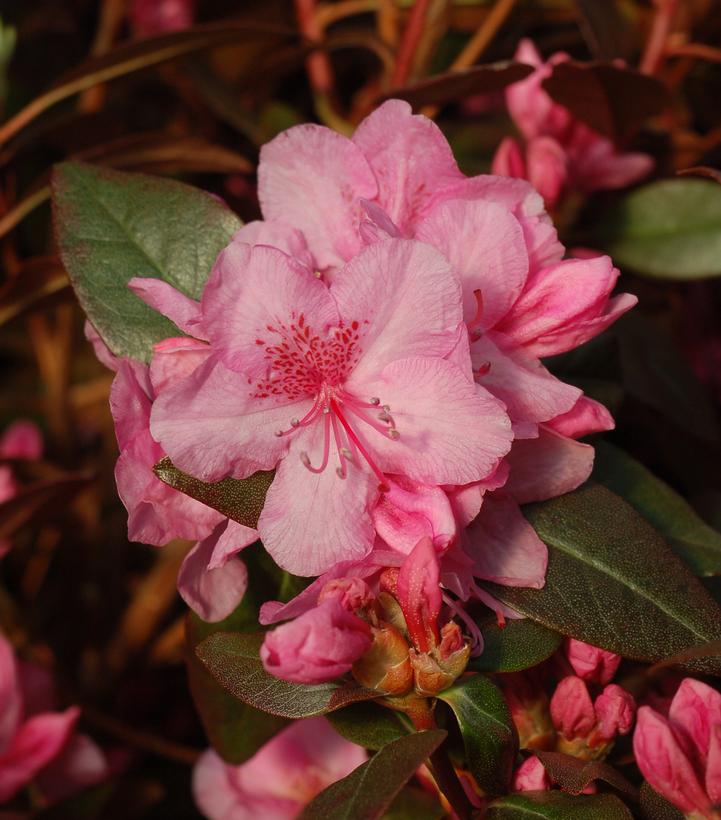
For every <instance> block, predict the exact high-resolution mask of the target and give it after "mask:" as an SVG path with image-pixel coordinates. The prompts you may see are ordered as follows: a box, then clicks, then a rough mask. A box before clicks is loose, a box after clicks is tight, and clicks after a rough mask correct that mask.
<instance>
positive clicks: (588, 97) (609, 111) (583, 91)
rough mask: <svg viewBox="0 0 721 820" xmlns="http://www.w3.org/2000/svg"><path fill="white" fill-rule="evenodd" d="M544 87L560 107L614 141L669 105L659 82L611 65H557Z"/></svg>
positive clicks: (571, 63)
mask: <svg viewBox="0 0 721 820" xmlns="http://www.w3.org/2000/svg"><path fill="white" fill-rule="evenodd" d="M542 85H543V88H544V89H545V90H546V91H547V92H548V93H549V94H550V96H551V97H552V98H553V99H554V100H555V101H556V102H557V103H560V104H561V105H563V106H565V107H566V108H568V109H569V111H571V113H572V114H573V115H574V116H575V117H578V119H579V120H581V121H582V122H585V123H586V124H587V125H590V126H591V128H593V129H594V130H596V131H598V132H599V133H601V134H605V135H606V136H608V137H611V139H622V138H623V137H625V136H627V135H628V134H629V133H631V132H632V131H634V130H635V129H636V128H637V127H638V126H639V125H640V124H641V123H642V122H644V121H645V120H646V119H648V118H649V117H650V116H652V115H654V114H658V113H660V112H661V111H662V110H663V109H664V108H665V107H666V105H667V104H668V102H669V94H668V90H667V89H666V86H665V85H664V84H663V83H662V82H661V81H660V80H657V79H656V78H655V77H649V76H648V75H646V74H641V73H640V72H639V71H635V70H634V69H632V68H628V67H625V66H618V65H615V64H613V63H608V62H605V63H604V62H597V63H577V62H574V61H573V60H569V61H568V62H564V63H558V64H557V65H555V66H554V68H553V73H552V74H551V76H550V77H547V78H546V79H545V80H543V83H542Z"/></svg>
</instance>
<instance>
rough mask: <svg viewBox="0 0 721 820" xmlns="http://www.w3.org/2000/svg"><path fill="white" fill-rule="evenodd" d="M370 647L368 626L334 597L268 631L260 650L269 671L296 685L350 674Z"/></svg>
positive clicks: (264, 664)
mask: <svg viewBox="0 0 721 820" xmlns="http://www.w3.org/2000/svg"><path fill="white" fill-rule="evenodd" d="M370 645H371V630H370V627H369V626H368V624H367V623H366V622H365V621H363V620H361V619H360V618H359V617H358V616H357V615H354V614H353V612H351V611H349V610H348V609H347V608H346V607H345V606H344V605H343V602H342V598H340V597H331V598H327V599H326V600H324V601H323V602H322V603H320V604H319V605H318V606H316V607H315V608H313V609H310V610H308V611H307V612H305V613H304V614H302V615H300V617H298V618H296V619H295V620H293V621H289V622H288V623H286V624H283V625H282V626H279V627H277V628H276V629H274V630H273V631H272V632H268V633H267V634H266V636H265V640H264V641H263V646H262V647H261V649H260V657H261V660H262V661H263V666H264V667H265V669H266V671H268V672H269V673H270V674H271V675H275V677H276V678H281V679H282V680H288V681H292V682H293V683H322V682H324V681H329V680H333V679H334V678H337V677H339V676H340V675H344V674H346V672H349V671H350V668H351V666H353V664H354V663H355V661H356V660H358V658H360V656H361V655H362V654H363V653H364V652H365V651H366V650H367V649H369V647H370Z"/></svg>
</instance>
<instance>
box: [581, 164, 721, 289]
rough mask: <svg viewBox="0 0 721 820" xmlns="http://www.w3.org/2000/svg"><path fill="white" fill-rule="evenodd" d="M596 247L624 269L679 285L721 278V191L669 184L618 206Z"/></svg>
mask: <svg viewBox="0 0 721 820" xmlns="http://www.w3.org/2000/svg"><path fill="white" fill-rule="evenodd" d="M596 232H597V233H596V241H597V242H598V243H600V245H601V246H602V247H603V248H604V250H606V251H608V253H610V254H611V256H612V257H613V259H614V261H615V262H616V263H617V264H619V265H621V266H622V267H627V268H631V269H633V270H634V271H636V272H637V273H640V274H645V275H646V276H652V277H657V278H660V279H671V280H674V281H678V280H687V279H705V278H707V277H710V276H717V275H718V274H719V273H721V187H720V186H719V185H718V183H716V182H710V181H708V180H703V179H693V178H690V177H688V178H684V179H664V180H661V181H660V182H653V183H651V184H650V185H646V186H644V187H643V188H639V189H638V190H636V191H633V192H632V193H630V194H628V195H627V196H626V197H624V199H622V200H621V202H616V203H614V206H613V208H611V209H609V210H608V211H607V212H606V214H605V215H604V216H603V218H602V219H601V221H600V223H599V224H598V227H597V229H596Z"/></svg>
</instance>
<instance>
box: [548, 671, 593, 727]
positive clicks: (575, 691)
mask: <svg viewBox="0 0 721 820" xmlns="http://www.w3.org/2000/svg"><path fill="white" fill-rule="evenodd" d="M551 719H552V720H553V725H554V726H555V727H556V729H557V731H558V732H560V733H561V734H562V735H563V737H564V738H566V740H574V739H575V738H585V737H588V735H589V734H590V733H591V731H592V729H593V727H594V726H595V724H596V713H595V712H594V709H593V702H592V701H591V696H590V695H589V694H588V689H587V688H586V684H585V682H584V681H582V680H581V678H577V677H575V676H573V675H571V676H570V677H568V678H564V679H563V680H562V681H561V682H560V683H559V684H558V686H557V687H556V691H555V692H554V693H553V697H552V698H551Z"/></svg>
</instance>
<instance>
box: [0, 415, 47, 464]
mask: <svg viewBox="0 0 721 820" xmlns="http://www.w3.org/2000/svg"><path fill="white" fill-rule="evenodd" d="M42 454H43V436H42V433H41V432H40V430H39V429H38V426H37V425H36V424H33V422H31V421H23V420H21V421H15V422H13V423H12V424H11V425H10V426H9V427H8V428H6V430H5V431H4V432H3V434H2V436H0V457H2V458H29V459H37V458H40V457H41V456H42Z"/></svg>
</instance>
